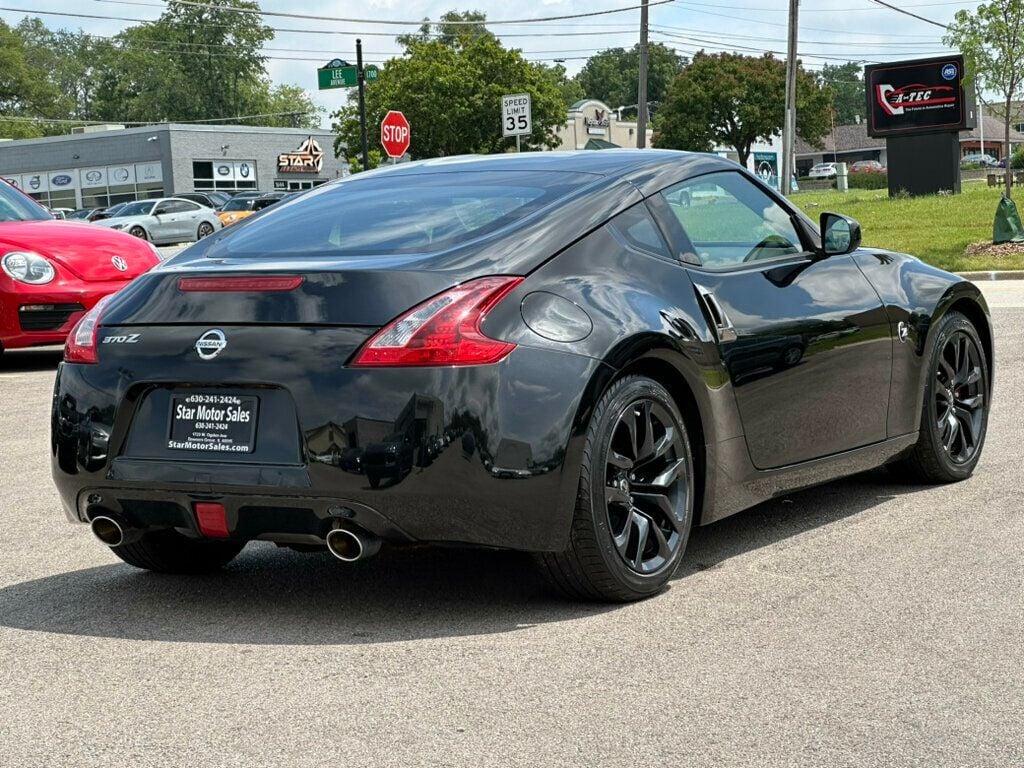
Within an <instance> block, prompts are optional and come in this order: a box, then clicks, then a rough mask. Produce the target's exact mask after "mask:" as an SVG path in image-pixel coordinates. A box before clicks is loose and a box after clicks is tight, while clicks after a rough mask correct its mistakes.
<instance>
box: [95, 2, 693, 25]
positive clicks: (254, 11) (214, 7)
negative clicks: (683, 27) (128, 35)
mask: <svg viewBox="0 0 1024 768" xmlns="http://www.w3.org/2000/svg"><path fill="white" fill-rule="evenodd" d="M97 2H101V3H116V4H119V5H147V6H155V7H161V6H159V5H156V4H154V3H145V2H140V0H97ZM175 2H176V3H177V4H178V5H185V6H190V7H192V8H203V9H206V10H210V11H229V12H232V13H242V14H247V15H253V16H274V17H277V18H285V19H304V20H307V21H309V20H312V21H340V22H344V23H346V24H389V25H393V26H403V27H408V26H415V27H420V26H423V25H427V24H429V25H434V26H439V25H454V26H481V25H482V24H483V23H484V22H481V21H463V20H454V21H445V20H444V19H441V20H440V21H431V20H430V19H418V20H413V21H395V20H392V19H354V18H347V17H343V16H320V15H314V14H308V13H286V12H284V11H264V10H261V9H259V8H239V7H235V6H232V5H218V4H217V3H201V2H197V0H175ZM673 2H675V0H656V1H655V2H653V3H650V5H667V4H668V3H673ZM641 7H642V6H639V5H631V6H629V7H627V8H611V9H609V10H605V11H588V12H586V13H571V14H564V15H562V16H543V17H539V18H533V19H498V20H495V21H487V22H486V23H487V24H488V25H489V26H494V25H497V24H535V23H537V22H544V21H564V20H566V19H585V18H592V17H594V16H607V15H608V14H612V13H623V12H625V11H633V10H636V9H638V8H641Z"/></svg>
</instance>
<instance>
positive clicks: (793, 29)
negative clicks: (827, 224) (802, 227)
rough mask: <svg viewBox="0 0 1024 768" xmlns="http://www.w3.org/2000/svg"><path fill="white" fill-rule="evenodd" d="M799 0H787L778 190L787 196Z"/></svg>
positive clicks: (790, 174) (793, 126)
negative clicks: (784, 111) (787, 42)
mask: <svg viewBox="0 0 1024 768" xmlns="http://www.w3.org/2000/svg"><path fill="white" fill-rule="evenodd" d="M799 7H800V0H789V44H788V46H787V48H786V119H785V122H784V124H783V128H782V174H781V175H782V176H783V177H784V178H785V179H786V182H785V183H784V184H783V183H780V184H779V191H780V192H781V193H782V194H783V195H786V196H787V197H788V196H789V193H790V186H789V185H790V183H791V179H792V177H793V165H794V163H793V144H794V143H795V141H796V38H797V30H798V28H799V25H798V22H797V14H798V11H799Z"/></svg>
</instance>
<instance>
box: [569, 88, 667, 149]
mask: <svg viewBox="0 0 1024 768" xmlns="http://www.w3.org/2000/svg"><path fill="white" fill-rule="evenodd" d="M620 114H621V113H616V111H615V109H613V108H612V107H609V106H608V105H607V104H605V103H604V102H603V101H598V100H597V99H580V100H579V101H577V102H576V103H575V104H573V105H572V106H571V107H569V113H568V115H566V120H565V124H564V125H560V126H559V127H558V128H557V129H555V134H556V135H557V136H558V138H559V139H560V140H561V143H560V144H559V145H558V146H557V147H555V151H562V152H566V151H571V150H574V149H614V148H616V147H636V121H635V120H634V121H629V120H620V119H619V115H620ZM653 138H654V131H652V130H651V129H649V128H648V129H647V146H648V147H649V146H651V140H652V139H653Z"/></svg>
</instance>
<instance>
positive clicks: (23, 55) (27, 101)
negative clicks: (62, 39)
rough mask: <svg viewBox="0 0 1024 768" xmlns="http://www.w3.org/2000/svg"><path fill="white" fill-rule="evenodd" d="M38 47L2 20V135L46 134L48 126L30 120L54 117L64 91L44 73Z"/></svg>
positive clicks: (20, 136)
mask: <svg viewBox="0 0 1024 768" xmlns="http://www.w3.org/2000/svg"><path fill="white" fill-rule="evenodd" d="M37 54H38V50H36V49H35V48H33V47H31V46H26V45H25V41H24V40H23V39H22V36H21V34H20V33H19V32H18V30H17V29H11V28H10V27H9V26H7V24H5V23H4V22H3V21H0V137H2V138H9V139H24V138H33V137H36V136H42V135H43V131H44V127H45V125H44V124H43V123H39V122H29V121H27V120H26V119H21V120H15V119H4V118H39V117H42V116H48V117H53V116H54V114H53V112H54V110H55V109H56V106H55V105H57V104H58V102H59V101H60V92H59V91H57V89H56V88H55V87H54V86H53V84H52V83H50V81H49V80H48V79H47V78H46V77H45V75H44V74H41V73H40V72H39V71H38V70H37V67H38V66H39V61H40V60H39V57H38V56H37Z"/></svg>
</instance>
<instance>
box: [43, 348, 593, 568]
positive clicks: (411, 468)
mask: <svg viewBox="0 0 1024 768" xmlns="http://www.w3.org/2000/svg"><path fill="white" fill-rule="evenodd" d="M263 333H264V334H266V331H264V332H263ZM281 333H285V331H281ZM267 341H272V340H271V339H264V343H266V342H267ZM136 363H137V365H136V367H137V368H138V369H142V368H144V364H145V361H144V360H137V361H136ZM169 365H171V366H173V363H169ZM206 370H207V371H209V370H211V369H209V368H207V369H206ZM244 370H245V371H246V375H247V376H249V377H251V376H252V375H253V373H252V371H253V370H254V369H253V368H252V367H251V366H244ZM224 373H226V375H227V377H228V380H229V381H230V380H231V379H233V378H234V375H241V373H242V369H241V368H240V369H239V370H237V371H226V372H225V371H222V374H224ZM262 373H263V374H267V373H270V371H268V370H263V371H262ZM609 373H610V369H608V368H607V367H605V366H603V364H601V363H600V362H598V361H596V360H593V359H591V358H587V357H582V356H577V355H571V354H562V353H555V352H550V351H542V350H535V349H529V348H524V347H519V348H517V349H516V350H515V351H514V352H513V353H512V354H511V355H510V356H509V357H508V358H507V359H506V360H504V361H503V362H501V363H499V364H496V365H489V366H478V367H466V368H432V369H391V370H388V369H377V370H353V369H345V368H342V369H340V370H338V371H335V372H333V373H332V374H331V378H330V382H331V383H330V386H329V387H328V386H327V385H326V383H325V382H323V381H322V380H321V381H320V385H321V387H323V388H322V389H320V388H318V389H316V390H313V389H311V387H310V384H311V382H310V379H311V378H317V377H316V375H315V373H314V374H310V373H309V372H302V371H297V372H295V375H296V378H295V379H294V380H293V381H283V382H280V385H279V386H278V387H276V388H275V391H276V392H278V393H279V396H278V397H277V398H276V400H275V401H274V402H272V401H271V398H270V397H269V395H267V394H265V395H264V398H265V400H264V401H261V408H263V407H264V404H265V405H266V411H265V412H266V414H270V413H271V407H273V408H275V409H277V410H278V411H279V412H280V413H287V412H288V411H289V409H292V410H291V412H293V413H294V420H293V421H292V422H291V424H292V426H291V428H289V427H288V426H287V422H285V421H279V422H275V423H274V424H273V425H272V427H271V425H270V424H269V422H268V425H267V428H266V429H265V428H264V424H263V423H261V425H260V429H261V430H263V434H265V435H266V436H267V439H266V441H265V442H266V443H268V444H272V446H271V447H273V449H274V451H276V453H266V454H263V453H260V450H262V449H260V450H257V451H255V452H254V453H253V454H252V455H251V456H248V457H245V460H242V461H237V460H234V461H233V460H232V459H231V457H227V458H224V457H213V458H211V457H187V458H185V459H177V458H176V457H171V458H169V457H168V455H166V454H164V453H161V452H160V451H159V450H157V449H158V448H160V447H161V446H160V445H159V444H160V443H161V442H166V438H167V433H166V425H165V424H157V425H156V426H154V425H152V424H149V423H147V419H150V420H152V418H153V416H152V414H161V413H166V410H163V409H164V408H165V402H164V401H160V403H159V407H156V408H150V409H149V410H148V411H147V406H146V405H145V403H146V402H147V400H154V399H158V397H159V396H164V397H165V396H166V393H165V394H164V395H160V393H161V392H162V391H163V390H165V389H168V388H170V389H173V388H174V387H176V386H178V385H174V384H171V383H168V384H166V385H165V384H164V383H162V382H161V381H160V379H161V378H162V377H157V380H153V379H150V380H148V381H147V382H146V383H138V382H136V383H135V384H133V383H132V382H130V381H126V377H127V376H131V375H132V371H130V370H126V369H124V368H121V369H120V370H118V367H117V366H114V367H111V366H104V365H92V366H89V365H68V364H62V365H61V367H60V369H59V371H58V375H57V381H56V385H55V392H54V407H53V419H52V441H51V447H52V456H51V458H52V467H53V477H54V480H55V483H56V485H57V488H58V491H59V493H60V496H61V499H62V502H63V505H64V509H65V513H66V515H67V517H68V519H69V520H71V521H73V522H85V521H86V520H87V519H88V518H89V516H90V514H98V511H97V510H99V509H105V510H107V511H109V512H113V513H116V514H118V515H121V516H123V517H124V518H125V519H126V520H127V521H128V522H129V523H130V524H131V525H133V526H138V527H142V528H156V527H167V526H171V527H174V528H178V529H180V530H182V531H183V532H192V533H196V532H197V531H198V527H197V523H196V520H195V515H194V504H195V503H196V502H199V501H217V502H220V503H223V504H224V506H225V509H226V510H227V515H228V525H229V530H230V531H231V535H232V537H234V538H237V539H243V540H249V539H265V540H272V541H282V542H296V543H303V542H305V543H311V542H314V541H316V540H318V537H319V538H322V536H323V535H324V534H325V533H326V530H329V528H330V527H331V525H332V523H333V521H334V519H335V518H337V517H339V516H341V517H343V518H345V519H349V520H351V521H353V522H354V523H355V524H357V525H360V526H362V527H364V528H366V529H367V530H369V531H371V532H372V533H375V534H377V535H378V536H381V537H382V538H384V539H390V540H397V541H436V542H452V543H465V544H473V545H482V546H494V547H506V548H512V549H521V550H529V551H556V550H561V549H564V547H565V544H566V540H567V536H568V531H569V525H570V521H571V517H572V513H573V509H574V505H575V498H576V490H577V486H578V482H579V463H580V456H581V454H582V441H583V433H584V430H585V422H584V423H581V421H580V420H581V419H582V418H583V416H582V415H581V414H583V413H585V412H587V408H586V407H581V404H583V403H586V402H589V401H590V400H591V399H592V398H593V393H592V392H591V390H592V389H593V388H598V387H600V386H601V385H600V382H602V381H605V380H606V379H607V378H608V374H609ZM179 374H181V375H184V376H189V375H190V374H189V372H188V370H181V371H179ZM192 375H193V376H195V374H194V373H193V374H192ZM183 380H186V381H187V380H188V379H183ZM193 380H194V379H193ZM243 389H244V387H243ZM262 418H263V416H262V415H261V419H262ZM289 418H291V417H289ZM157 421H159V419H157ZM295 425H297V426H298V429H297V430H295V428H294V427H295ZM396 425H399V426H398V428H402V429H406V430H407V434H409V435H411V440H412V442H413V449H412V455H411V457H405V460H403V461H396V462H395V463H394V464H393V465H392V466H390V467H388V468H387V469H385V468H384V467H383V466H381V467H380V468H379V469H380V471H381V472H382V473H384V474H386V475H387V477H386V478H385V480H386V481H385V482H383V483H379V484H377V487H373V486H372V485H371V483H370V481H371V479H372V480H376V479H377V478H369V477H368V476H367V474H370V473H375V471H377V469H378V468H377V467H375V466H373V465H367V466H365V467H364V470H365V472H366V473H367V474H363V473H360V472H357V471H353V470H352V469H351V468H350V467H348V462H343V461H342V460H341V458H340V454H341V451H342V450H344V449H352V448H359V447H362V446H363V445H366V444H369V443H371V442H377V441H379V440H381V439H382V437H383V436H384V435H386V434H393V433H395V432H396ZM140 435H145V438H146V439H145V441H144V442H145V445H143V444H142V443H140V442H139V440H138V438H139V436H140ZM271 435H272V436H273V437H270V436H271ZM293 435H294V438H293ZM293 440H294V443H295V446H294V448H293V447H292V446H291V442H292V441H293ZM438 446H440V449H438ZM268 450H269V448H268ZM293 451H294V452H293ZM333 456H338V457H339V458H338V459H337V460H336V461H335V460H333V459H332V457H333Z"/></svg>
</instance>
